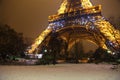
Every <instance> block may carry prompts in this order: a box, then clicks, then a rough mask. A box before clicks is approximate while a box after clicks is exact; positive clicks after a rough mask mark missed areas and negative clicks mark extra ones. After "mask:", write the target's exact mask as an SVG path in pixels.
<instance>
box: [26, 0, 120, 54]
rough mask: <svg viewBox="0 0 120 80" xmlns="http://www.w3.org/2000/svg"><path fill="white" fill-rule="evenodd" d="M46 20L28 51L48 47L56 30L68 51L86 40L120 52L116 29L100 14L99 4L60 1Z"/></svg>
mask: <svg viewBox="0 0 120 80" xmlns="http://www.w3.org/2000/svg"><path fill="white" fill-rule="evenodd" d="M48 22H49V25H48V27H47V28H46V29H45V30H44V31H43V32H42V33H41V34H40V35H39V37H38V38H37V39H36V40H35V42H34V43H33V44H32V45H31V46H30V47H29V49H28V53H35V52H37V50H38V48H39V49H42V47H43V45H45V46H48V44H49V41H50V39H51V38H52V37H53V34H56V33H57V34H56V35H55V37H56V38H60V39H62V40H64V41H65V42H66V43H67V44H68V46H67V48H66V49H67V50H68V51H69V50H70V49H71V47H72V46H73V44H74V43H75V42H78V41H80V39H86V40H90V41H92V42H94V43H96V44H97V45H98V46H99V47H102V48H104V49H108V50H110V51H112V52H120V32H119V30H117V29H115V28H114V27H113V26H112V25H111V24H110V23H109V22H108V21H107V20H106V19H105V18H104V17H103V16H102V14H101V5H98V6H93V5H92V3H91V2H90V0H63V2H62V4H61V6H60V8H59V10H58V12H57V14H55V15H51V16H49V20H48ZM53 40H54V39H53ZM53 42H54V41H53Z"/></svg>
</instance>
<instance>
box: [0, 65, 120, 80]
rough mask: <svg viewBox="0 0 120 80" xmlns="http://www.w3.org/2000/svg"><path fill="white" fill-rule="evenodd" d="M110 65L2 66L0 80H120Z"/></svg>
mask: <svg viewBox="0 0 120 80" xmlns="http://www.w3.org/2000/svg"><path fill="white" fill-rule="evenodd" d="M111 67H112V65H110V64H98V65H96V64H57V65H55V66H54V65H40V66H0V80H120V69H117V70H112V69H111Z"/></svg>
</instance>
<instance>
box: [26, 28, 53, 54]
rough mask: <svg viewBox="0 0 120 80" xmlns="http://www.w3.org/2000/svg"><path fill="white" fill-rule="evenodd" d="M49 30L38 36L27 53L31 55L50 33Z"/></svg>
mask: <svg viewBox="0 0 120 80" xmlns="http://www.w3.org/2000/svg"><path fill="white" fill-rule="evenodd" d="M51 31H52V30H51V29H46V30H44V31H43V32H42V33H41V34H40V36H39V37H38V38H37V39H36V40H35V43H33V45H32V46H31V48H30V49H29V50H28V53H33V52H34V51H35V49H36V48H37V47H38V46H39V45H40V44H41V43H42V41H43V40H44V39H45V37H46V36H47V35H48V34H49V33H50V32H51Z"/></svg>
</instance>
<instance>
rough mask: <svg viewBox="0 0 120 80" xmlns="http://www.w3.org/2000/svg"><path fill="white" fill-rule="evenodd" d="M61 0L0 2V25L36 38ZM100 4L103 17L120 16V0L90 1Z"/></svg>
mask: <svg viewBox="0 0 120 80" xmlns="http://www.w3.org/2000/svg"><path fill="white" fill-rule="evenodd" d="M61 1H62V0H0V23H3V24H8V25H10V26H11V27H12V28H14V29H15V30H16V31H17V32H22V33H24V36H27V37H32V38H36V37H37V36H38V35H39V34H40V33H41V32H42V31H43V30H44V29H45V28H46V27H47V25H48V16H49V15H52V14H55V13H56V12H57V9H58V8H59V6H60V3H61ZM91 1H92V3H93V4H95V5H98V4H102V8H103V15H104V16H105V17H109V16H115V17H118V16H120V9H119V8H120V5H119V4H120V0H91Z"/></svg>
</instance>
